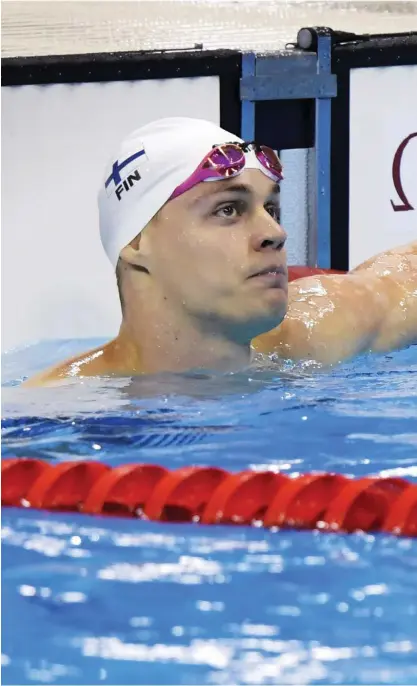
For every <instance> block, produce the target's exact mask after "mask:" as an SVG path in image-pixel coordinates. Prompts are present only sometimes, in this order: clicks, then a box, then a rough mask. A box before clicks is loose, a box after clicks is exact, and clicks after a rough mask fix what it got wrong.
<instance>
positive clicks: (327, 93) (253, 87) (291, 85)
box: [240, 70, 337, 101]
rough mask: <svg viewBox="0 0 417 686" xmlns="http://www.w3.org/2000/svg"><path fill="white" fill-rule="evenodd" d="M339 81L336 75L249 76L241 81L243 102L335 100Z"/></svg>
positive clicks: (294, 72) (294, 73)
mask: <svg viewBox="0 0 417 686" xmlns="http://www.w3.org/2000/svg"><path fill="white" fill-rule="evenodd" d="M336 95H337V80H336V76H335V75H334V74H325V73H321V74H307V75H306V74H305V73H304V72H303V73H301V74H297V70H294V71H293V72H292V73H289V74H286V75H285V76H279V75H277V76H247V77H246V78H242V79H241V80H240V98H241V100H252V101H259V100H303V99H312V100H313V99H315V98H334V97H336Z"/></svg>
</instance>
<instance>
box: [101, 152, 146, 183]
mask: <svg viewBox="0 0 417 686" xmlns="http://www.w3.org/2000/svg"><path fill="white" fill-rule="evenodd" d="M144 154H145V150H143V149H142V150H139V152H135V153H134V154H133V155H131V156H130V157H128V158H127V159H126V160H124V161H123V162H119V161H118V160H116V162H115V163H114V164H113V168H112V173H111V174H110V176H109V178H108V179H107V181H106V183H105V184H104V186H105V188H108V187H109V186H110V184H111V182H112V181H114V185H115V186H118V185H119V183H121V182H122V177H121V176H120V172H121V171H122V169H124V168H125V167H127V165H128V164H130V163H131V162H133V161H134V160H137V159H138V158H139V157H142V155H144Z"/></svg>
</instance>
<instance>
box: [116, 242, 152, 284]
mask: <svg viewBox="0 0 417 686" xmlns="http://www.w3.org/2000/svg"><path fill="white" fill-rule="evenodd" d="M120 257H121V259H122V260H123V261H124V262H126V263H127V264H130V265H131V266H132V267H133V268H135V269H139V270H141V271H146V272H148V274H149V271H150V270H149V250H148V245H147V240H146V238H145V236H143V235H141V234H140V235H139V236H136V238H134V239H133V241H132V242H131V243H129V245H126V247H125V248H123V249H122V251H121V252H120Z"/></svg>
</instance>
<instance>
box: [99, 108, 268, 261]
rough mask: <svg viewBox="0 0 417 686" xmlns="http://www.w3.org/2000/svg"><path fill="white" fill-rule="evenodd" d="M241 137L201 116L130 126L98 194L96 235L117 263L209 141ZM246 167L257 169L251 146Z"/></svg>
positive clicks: (190, 170) (191, 169)
mask: <svg viewBox="0 0 417 686" xmlns="http://www.w3.org/2000/svg"><path fill="white" fill-rule="evenodd" d="M230 142H240V143H241V142H242V139H241V138H239V137H238V136H235V135H234V134H232V133H229V132H228V131H225V130H224V129H222V128H220V127H219V126H217V125H216V124H213V123H211V122H209V121H205V120H203V119H190V118H187V117H171V118H167V119H159V120H157V121H154V122H152V123H150V124H146V125H145V126H143V127H141V128H140V129H137V130H136V131H133V133H131V134H130V135H129V136H128V137H127V138H126V139H125V140H124V141H123V142H122V144H121V145H120V148H119V150H118V152H117V153H116V154H115V156H114V157H113V158H112V159H111V161H110V163H109V164H108V167H107V170H106V174H105V176H104V179H103V182H102V185H101V188H100V191H99V196H98V205H99V221H100V236H101V242H102V244H103V247H104V250H105V252H106V254H107V256H108V258H109V260H110V262H111V263H112V265H113V267H114V268H115V267H116V265H117V260H118V259H119V255H120V252H121V250H122V249H123V248H124V247H125V246H126V245H128V244H129V243H130V242H131V241H132V240H133V239H134V238H135V237H136V236H137V235H138V234H139V233H140V232H141V231H142V230H143V229H144V228H145V227H146V225H147V224H148V223H149V222H150V220H151V219H152V218H153V217H154V216H155V214H156V213H157V212H158V211H159V210H160V209H161V207H163V205H164V204H165V203H166V202H167V200H169V198H170V197H171V195H172V193H173V192H174V190H175V189H176V188H177V186H179V185H180V184H181V183H183V182H184V181H185V180H186V179H187V178H188V177H189V176H190V175H191V174H192V173H193V172H194V171H195V170H196V169H197V167H198V165H199V164H200V162H201V161H202V160H203V158H204V157H205V155H207V153H208V152H209V151H210V150H211V148H212V146H213V145H220V144H222V143H230ZM246 167H249V168H256V169H261V170H262V166H261V165H260V163H259V162H258V160H257V159H256V156H255V154H254V153H253V152H250V153H249V154H247V156H246Z"/></svg>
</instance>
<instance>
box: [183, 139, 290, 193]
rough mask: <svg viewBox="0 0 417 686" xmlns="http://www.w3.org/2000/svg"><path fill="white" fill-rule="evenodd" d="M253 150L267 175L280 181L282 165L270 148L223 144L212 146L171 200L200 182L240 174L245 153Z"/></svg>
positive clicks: (252, 144)
mask: <svg viewBox="0 0 417 686" xmlns="http://www.w3.org/2000/svg"><path fill="white" fill-rule="evenodd" d="M249 150H253V151H254V152H255V155H256V157H257V159H258V162H260V164H261V165H262V166H263V167H264V169H265V171H266V173H267V175H268V176H269V177H270V178H272V179H273V180H274V181H277V182H279V181H282V179H283V178H284V177H283V174H282V163H281V160H280V159H279V157H278V155H277V154H276V153H275V151H274V150H272V148H268V147H267V146H266V145H258V144H257V143H255V142H252V143H223V144H222V145H214V146H213V148H212V150H211V151H210V152H209V153H208V154H207V155H206V156H205V158H204V159H203V161H202V162H201V163H200V164H199V166H198V167H197V169H196V170H195V172H193V174H191V176H189V177H188V179H186V181H184V182H183V183H182V184H180V185H179V186H177V188H176V189H175V191H174V192H173V194H172V195H171V200H173V199H174V198H176V197H178V196H179V195H181V194H182V193H185V192H186V191H189V190H190V188H193V187H194V186H196V185H197V184H198V183H200V182H201V181H207V180H213V181H214V180H215V179H230V178H232V177H233V176H237V175H238V174H241V173H242V171H243V169H244V167H245V163H246V159H245V152H249Z"/></svg>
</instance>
